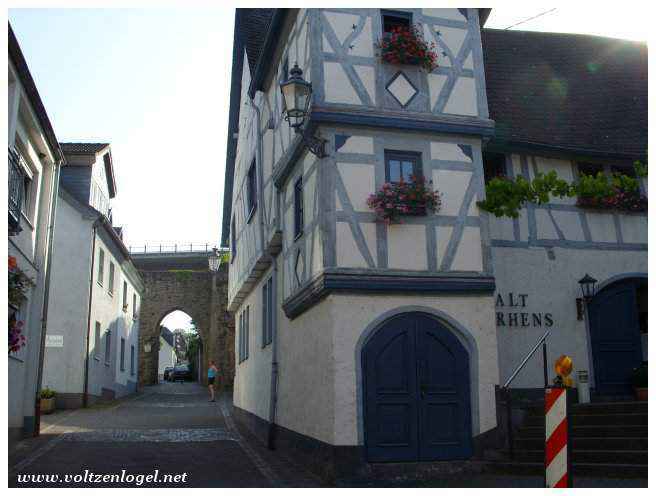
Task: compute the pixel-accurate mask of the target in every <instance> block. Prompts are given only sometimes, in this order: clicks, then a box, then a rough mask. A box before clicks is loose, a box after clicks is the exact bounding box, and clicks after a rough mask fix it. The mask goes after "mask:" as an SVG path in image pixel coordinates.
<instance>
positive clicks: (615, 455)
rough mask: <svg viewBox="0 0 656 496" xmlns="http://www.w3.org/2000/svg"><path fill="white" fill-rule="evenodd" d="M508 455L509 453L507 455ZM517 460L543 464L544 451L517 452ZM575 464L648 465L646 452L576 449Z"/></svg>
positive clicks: (523, 450) (574, 454)
mask: <svg viewBox="0 0 656 496" xmlns="http://www.w3.org/2000/svg"><path fill="white" fill-rule="evenodd" d="M506 455H508V453H506ZM514 456H515V460H521V461H523V462H543V461H544V450H539V449H538V450H526V449H521V450H515V453H514ZM572 462H573V463H607V464H611V465H615V464H618V463H620V464H638V465H646V464H647V451H646V450H595V449H591V450H590V449H587V450H580V449H574V450H573V451H572Z"/></svg>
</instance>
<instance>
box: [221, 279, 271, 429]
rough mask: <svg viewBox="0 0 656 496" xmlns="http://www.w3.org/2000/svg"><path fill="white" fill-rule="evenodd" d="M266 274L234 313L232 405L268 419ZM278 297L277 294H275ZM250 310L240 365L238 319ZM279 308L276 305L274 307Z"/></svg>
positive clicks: (268, 352)
mask: <svg viewBox="0 0 656 496" xmlns="http://www.w3.org/2000/svg"><path fill="white" fill-rule="evenodd" d="M272 272H273V271H272V270H269V271H268V272H267V273H266V274H265V275H264V277H262V278H261V279H260V280H259V281H258V284H257V285H256V286H255V287H254V288H253V290H252V291H251V292H250V294H249V295H248V296H247V297H246V298H245V299H244V301H243V302H242V304H241V305H240V306H239V308H238V309H237V311H236V312H235V380H234V389H233V402H234V405H235V406H237V407H239V408H242V409H244V410H246V411H249V412H251V413H254V414H255V415H257V416H258V417H260V418H263V419H268V412H269V400H270V396H271V395H270V391H271V349H272V347H271V345H267V346H266V347H265V348H263V347H262V286H263V285H264V283H265V282H266V281H267V280H268V279H269V277H270V275H271V274H272ZM278 294H280V293H278ZM247 307H250V310H249V321H250V325H249V328H250V330H249V345H248V359H246V360H244V361H242V362H241V363H239V321H240V315H241V314H242V312H243V311H244V310H245V309H246V308H247ZM276 307H279V305H276Z"/></svg>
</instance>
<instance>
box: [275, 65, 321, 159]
mask: <svg viewBox="0 0 656 496" xmlns="http://www.w3.org/2000/svg"><path fill="white" fill-rule="evenodd" d="M289 75H290V76H289V79H287V81H283V82H282V83H280V91H281V92H282V102H283V111H282V113H283V115H284V117H285V120H286V121H287V122H289V126H290V127H291V128H292V129H293V130H294V131H295V132H296V133H297V134H300V135H301V138H302V140H303V144H305V146H306V147H307V149H308V150H310V152H312V153H313V154H314V155H316V156H317V157H319V158H323V157H326V156H327V154H326V140H324V139H321V138H318V137H316V136H312V135H311V134H310V133H308V132H306V130H304V129H303V123H304V122H305V118H306V117H307V115H308V108H309V107H310V100H311V99H312V83H308V82H307V81H306V80H305V79H303V71H302V70H301V68H300V67H299V66H298V64H294V67H292V69H291V70H290V71H289Z"/></svg>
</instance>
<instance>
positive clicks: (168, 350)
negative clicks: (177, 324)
mask: <svg viewBox="0 0 656 496" xmlns="http://www.w3.org/2000/svg"><path fill="white" fill-rule="evenodd" d="M176 363H177V358H176V352H175V337H174V334H173V333H172V332H171V331H170V330H169V329H168V328H166V327H162V332H161V334H160V336H159V357H158V361H157V364H158V365H157V367H158V371H157V372H158V377H159V380H160V381H161V380H162V379H164V369H166V368H167V367H173V366H175V364H176Z"/></svg>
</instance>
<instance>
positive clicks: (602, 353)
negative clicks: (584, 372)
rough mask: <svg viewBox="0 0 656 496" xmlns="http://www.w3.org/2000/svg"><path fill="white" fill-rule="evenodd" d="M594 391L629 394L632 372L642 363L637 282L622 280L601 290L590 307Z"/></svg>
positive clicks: (607, 393) (609, 393) (630, 392)
mask: <svg viewBox="0 0 656 496" xmlns="http://www.w3.org/2000/svg"><path fill="white" fill-rule="evenodd" d="M588 315H589V318H590V340H591V344H592V357H593V360H594V374H595V390H596V391H597V393H599V394H603V395H621V396H625V395H630V394H632V391H631V372H632V371H633V369H634V368H635V367H637V366H638V365H640V363H641V362H642V343H641V338H640V328H639V325H638V304H637V299H636V281H635V280H626V281H621V282H618V283H616V284H613V285H612V286H610V287H608V288H605V289H604V290H602V291H601V292H599V293H598V294H597V295H596V296H595V297H594V299H593V300H592V302H590V306H589V307H588Z"/></svg>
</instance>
